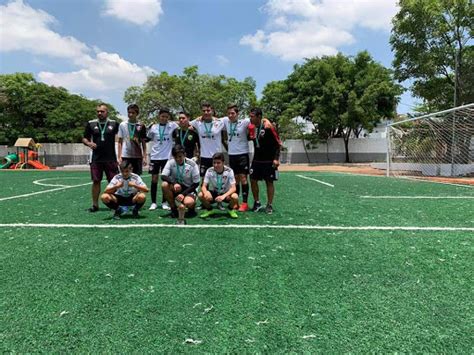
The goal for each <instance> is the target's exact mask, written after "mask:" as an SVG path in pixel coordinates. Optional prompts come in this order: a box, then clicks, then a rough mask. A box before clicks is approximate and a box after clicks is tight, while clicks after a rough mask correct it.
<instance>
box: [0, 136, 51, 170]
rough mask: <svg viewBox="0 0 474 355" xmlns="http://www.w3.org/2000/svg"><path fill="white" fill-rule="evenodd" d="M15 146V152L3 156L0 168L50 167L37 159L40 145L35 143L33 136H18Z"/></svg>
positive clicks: (47, 168)
mask: <svg viewBox="0 0 474 355" xmlns="http://www.w3.org/2000/svg"><path fill="white" fill-rule="evenodd" d="M15 147H16V148H17V154H14V153H10V154H8V155H7V156H6V157H4V158H3V159H2V162H1V164H0V169H40V170H49V169H50V168H49V166H46V165H44V164H43V163H41V162H40V161H39V160H38V150H39V149H40V148H41V145H40V144H36V143H35V141H34V140H33V138H18V139H17V140H16V142H15Z"/></svg>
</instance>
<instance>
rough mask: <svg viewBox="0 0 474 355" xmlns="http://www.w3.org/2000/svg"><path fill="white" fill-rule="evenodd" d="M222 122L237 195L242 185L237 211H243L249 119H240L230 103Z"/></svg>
mask: <svg viewBox="0 0 474 355" xmlns="http://www.w3.org/2000/svg"><path fill="white" fill-rule="evenodd" d="M222 122H223V123H224V127H225V129H226V131H227V137H228V139H227V142H228V152H229V166H230V168H231V169H232V170H233V171H234V174H235V180H236V185H237V196H238V195H239V192H240V189H241V185H242V204H241V205H240V207H239V211H241V212H244V211H247V210H248V209H249V207H248V203H247V202H248V195H249V185H248V180H247V175H248V173H249V165H250V159H249V142H248V138H247V136H248V126H249V123H250V120H249V119H248V118H244V119H240V118H239V109H238V107H237V106H236V105H230V106H229V107H227V117H223V118H222Z"/></svg>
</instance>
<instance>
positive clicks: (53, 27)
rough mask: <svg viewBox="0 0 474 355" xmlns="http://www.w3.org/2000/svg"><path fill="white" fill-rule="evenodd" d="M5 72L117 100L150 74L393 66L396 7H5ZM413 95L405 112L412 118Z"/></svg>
mask: <svg viewBox="0 0 474 355" xmlns="http://www.w3.org/2000/svg"><path fill="white" fill-rule="evenodd" d="M0 7H1V8H0V13H1V15H0V56H1V57H0V71H1V73H13V72H18V71H21V72H32V73H34V74H35V76H36V78H37V79H38V80H40V81H43V82H46V83H48V84H51V85H60V86H64V87H65V88H67V89H68V90H69V91H71V92H74V93H80V94H83V95H84V96H86V97H91V98H100V99H103V100H106V101H108V102H111V103H112V104H113V105H114V106H115V107H116V108H117V109H119V111H121V113H122V114H124V113H125V107H126V105H125V103H124V102H123V100H122V98H123V92H124V90H125V89H126V88H127V87H129V86H131V85H140V84H142V83H143V82H144V81H145V80H146V76H147V75H148V74H150V73H152V72H160V71H167V72H169V73H171V74H178V73H181V72H182V70H183V68H184V67H186V66H190V65H198V66H199V69H200V72H201V73H210V74H224V75H227V76H233V77H236V78H237V79H240V80H242V79H243V78H245V77H247V76H251V77H253V78H254V79H255V80H256V82H257V94H258V95H260V93H261V90H262V89H263V87H264V86H265V84H266V83H268V82H270V81H272V80H281V79H284V78H286V76H287V75H288V74H289V73H290V72H291V71H292V67H293V65H294V64H295V63H301V61H302V58H304V57H311V56H317V55H324V54H329V55H330V54H335V53H337V52H338V51H340V52H342V53H344V54H348V55H353V54H356V53H357V52H358V51H360V50H368V51H369V52H370V53H371V54H372V55H373V57H374V58H375V59H376V60H377V61H379V62H380V63H382V64H384V65H385V66H390V65H391V61H392V59H393V54H392V53H391V50H390V46H389V44H388V39H389V35H390V20H391V18H392V16H393V15H394V14H395V13H396V11H397V7H396V1H395V0H383V1H380V0H332V1H329V0H241V1H237V0H199V1H198V0H14V1H5V0H0ZM413 104H414V100H413V98H411V97H410V95H409V94H408V93H407V94H404V95H403V96H402V100H401V104H400V105H399V108H398V110H399V112H400V113H405V112H409V111H410V107H411V106H412V105H413Z"/></svg>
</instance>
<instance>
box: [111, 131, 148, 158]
mask: <svg viewBox="0 0 474 355" xmlns="http://www.w3.org/2000/svg"><path fill="white" fill-rule="evenodd" d="M130 129H131V130H132V132H130ZM118 137H119V138H122V157H123V158H142V157H143V154H142V140H143V139H145V137H146V128H145V126H144V125H143V124H142V123H138V122H137V123H133V124H132V123H129V122H121V123H120V125H119V130H118Z"/></svg>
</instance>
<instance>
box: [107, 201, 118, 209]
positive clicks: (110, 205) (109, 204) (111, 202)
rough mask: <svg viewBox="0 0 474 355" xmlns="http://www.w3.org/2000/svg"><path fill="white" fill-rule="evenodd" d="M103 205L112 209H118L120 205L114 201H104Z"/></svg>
mask: <svg viewBox="0 0 474 355" xmlns="http://www.w3.org/2000/svg"><path fill="white" fill-rule="evenodd" d="M104 205H106V206H107V207H108V208H110V209H111V210H114V211H116V210H118V208H119V207H120V206H119V204H118V203H117V202H115V201H110V202H107V203H105V202H104Z"/></svg>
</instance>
